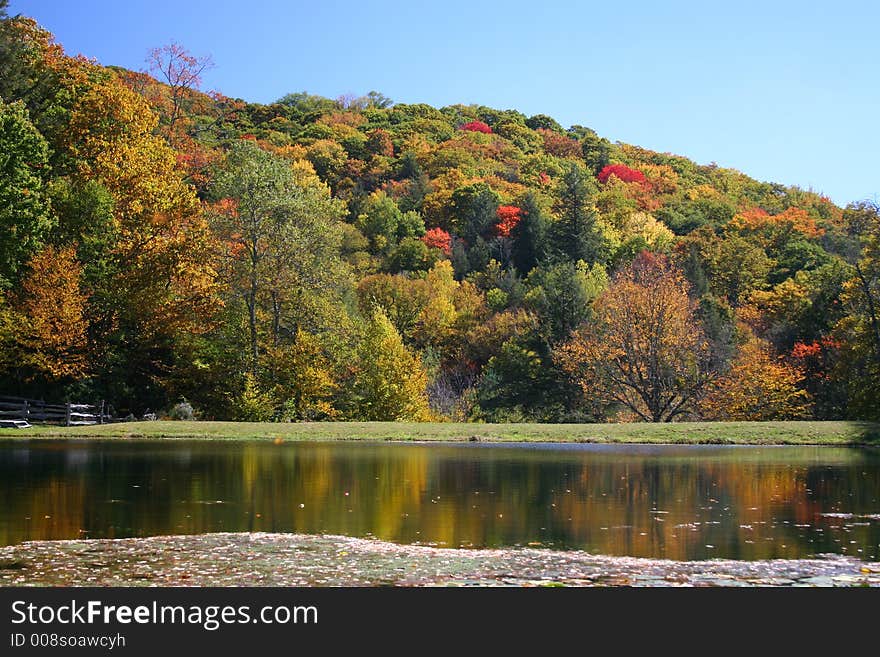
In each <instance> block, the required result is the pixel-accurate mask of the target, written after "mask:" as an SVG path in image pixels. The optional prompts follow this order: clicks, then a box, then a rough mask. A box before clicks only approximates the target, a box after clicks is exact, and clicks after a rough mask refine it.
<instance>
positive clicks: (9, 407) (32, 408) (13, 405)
mask: <svg viewBox="0 0 880 657" xmlns="http://www.w3.org/2000/svg"><path fill="white" fill-rule="evenodd" d="M109 411H110V408H109V406H107V404H105V403H104V402H103V401H101V402H100V403H98V404H74V403H71V402H67V403H65V404H47V403H46V402H45V401H42V400H39V399H26V398H24V397H4V396H0V420H24V421H25V422H39V423H45V424H63V425H65V426H68V427H71V426H76V425H85V424H104V423H105V422H110V421H112V417H111V415H110V412H109Z"/></svg>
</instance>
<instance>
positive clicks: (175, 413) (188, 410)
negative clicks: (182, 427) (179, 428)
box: [168, 400, 196, 420]
mask: <svg viewBox="0 0 880 657" xmlns="http://www.w3.org/2000/svg"><path fill="white" fill-rule="evenodd" d="M168 418H169V419H170V420H195V419H196V413H195V411H194V410H193V407H192V404H190V403H189V402H188V401H186V400H183V401H182V402H180V403H178V404H175V405H174V406H172V407H171V410H170V411H168Z"/></svg>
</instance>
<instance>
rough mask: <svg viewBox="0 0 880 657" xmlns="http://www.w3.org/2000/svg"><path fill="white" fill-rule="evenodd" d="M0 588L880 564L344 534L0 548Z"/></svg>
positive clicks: (571, 580) (746, 582) (828, 574)
mask: <svg viewBox="0 0 880 657" xmlns="http://www.w3.org/2000/svg"><path fill="white" fill-rule="evenodd" d="M0 585H2V586H560V585H561V586H880V564H876V563H873V562H864V561H860V560H858V559H853V558H850V557H839V556H828V557H821V558H814V559H795V560H771V561H732V560H714V561H691V562H686V561H666V560H657V559H637V558H630V557H609V556H601V555H593V554H589V553H586V552H580V551H557V550H546V549H530V548H528V549H526V548H513V549H500V550H499V549H493V550H464V549H447V548H435V547H428V546H420V545H397V544H394V543H387V542H383V541H379V540H372V539H358V538H349V537H344V536H321V535H305V534H205V535H198V536H159V537H153V538H127V539H116V540H109V539H108V540H74V541H33V542H28V543H22V544H19V545H13V546H7V547H2V548H0Z"/></svg>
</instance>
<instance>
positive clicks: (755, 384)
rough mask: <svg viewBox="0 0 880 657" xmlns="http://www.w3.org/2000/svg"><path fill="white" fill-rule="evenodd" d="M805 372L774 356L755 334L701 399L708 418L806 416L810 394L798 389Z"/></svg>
mask: <svg viewBox="0 0 880 657" xmlns="http://www.w3.org/2000/svg"><path fill="white" fill-rule="evenodd" d="M803 379H804V373H803V371H801V370H800V369H799V368H797V367H795V366H794V365H792V364H790V363H787V362H785V361H784V360H782V359H781V358H776V357H774V356H773V354H772V353H771V347H770V345H769V344H768V343H767V342H766V341H764V340H760V339H758V338H755V337H754V336H751V337H750V338H749V340H748V341H747V342H746V343H745V344H744V345H743V346H742V347H741V348H740V350H739V354H738V355H737V357H736V359H735V360H734V361H733V364H732V366H731V368H730V371H729V372H727V374H725V375H724V376H722V377H720V378H719V379H718V380H717V381H715V382H714V384H713V386H712V387H711V389H710V390H709V392H708V394H707V395H706V397H705V398H704V399H703V400H702V401H701V403H700V410H701V414H702V415H703V417H705V418H706V419H710V420H715V419H725V420H753V421H767V420H797V419H803V418H805V417H809V410H810V397H809V395H808V394H807V392H806V391H805V390H803V389H801V387H800V385H801V383H802V381H803Z"/></svg>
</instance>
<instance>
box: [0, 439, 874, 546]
mask: <svg viewBox="0 0 880 657" xmlns="http://www.w3.org/2000/svg"><path fill="white" fill-rule="evenodd" d="M0 495H2V499H3V500H4V502H5V503H4V505H3V507H2V510H0V543H2V544H7V545H8V544H13V543H18V542H21V541H25V540H33V539H67V538H105V537H109V538H113V537H128V536H150V535H164V534H197V533H206V532H218V531H229V532H239V531H267V532H305V533H319V532H322V533H334V534H345V535H349V536H369V535H373V536H377V537H379V538H382V539H384V540H390V541H395V542H399V543H414V542H419V543H425V544H432V545H440V546H449V547H460V546H468V547H488V546H492V547H495V546H510V545H541V546H546V547H555V548H580V549H585V550H589V551H591V552H595V553H601V554H612V555H631V556H644V557H664V558H670V559H707V558H713V557H719V558H731V559H767V558H798V557H804V556H809V555H812V554H819V553H825V552H835V553H840V554H849V555H852V556H857V557H860V558H864V559H872V560H876V559H878V554H880V549H878V544H880V515H878V514H880V452H878V451H877V450H866V449H845V448H841V449H838V448H816V447H705V446H703V447H656V446H653V447H634V446H626V447H624V446H597V445H578V446H564V447H559V446H546V445H545V446H539V447H534V446H507V445H505V446H500V445H492V446H488V445H408V444H407V445H404V444H362V443H358V444H352V443H309V444H293V443H289V444H283V445H272V444H267V443H164V444H156V443H124V442H115V443H114V442H83V443H76V444H70V443H60V442H59V443H54V442H40V441H34V442H31V443H21V442H15V443H11V442H6V443H3V442H0Z"/></svg>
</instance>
